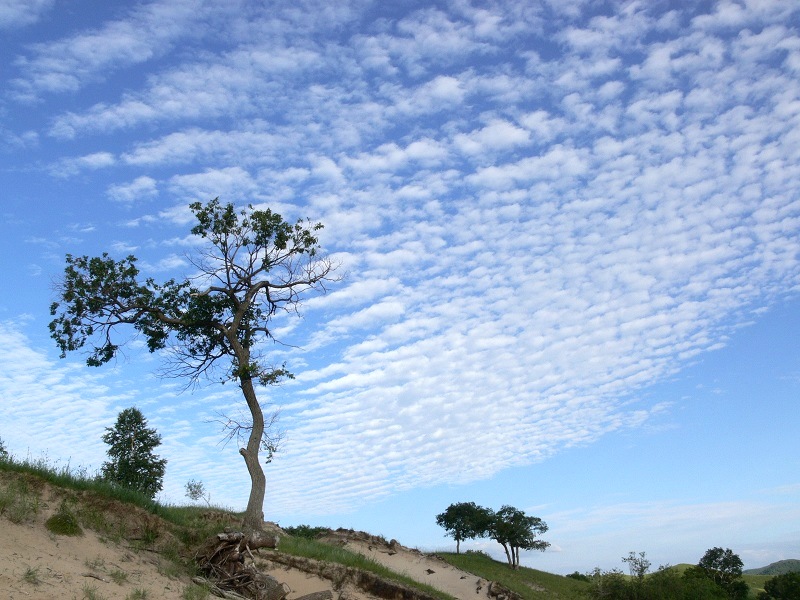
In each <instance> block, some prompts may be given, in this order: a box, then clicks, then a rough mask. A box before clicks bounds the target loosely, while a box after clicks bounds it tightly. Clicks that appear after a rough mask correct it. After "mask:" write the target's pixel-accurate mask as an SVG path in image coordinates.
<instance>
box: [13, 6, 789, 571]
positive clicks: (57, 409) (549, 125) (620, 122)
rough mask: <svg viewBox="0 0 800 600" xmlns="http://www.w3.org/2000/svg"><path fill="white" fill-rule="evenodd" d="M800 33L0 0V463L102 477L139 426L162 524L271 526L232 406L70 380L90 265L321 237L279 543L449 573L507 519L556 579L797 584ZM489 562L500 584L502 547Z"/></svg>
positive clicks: (669, 15) (770, 13)
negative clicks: (7, 460) (63, 349)
mask: <svg viewBox="0 0 800 600" xmlns="http://www.w3.org/2000/svg"><path fill="white" fill-rule="evenodd" d="M799 29H800V6H798V5H797V3H795V2H792V1H789V0H787V1H777V0H773V1H770V0H751V1H719V2H665V1H662V2H659V1H653V2H650V1H646V2H645V1H639V2H636V1H632V2H622V1H620V2H589V1H581V0H558V1H552V2H550V1H544V0H542V1H531V2H520V1H519V0H514V1H512V0H508V1H504V0H487V1H482V2H472V1H470V0H452V1H441V2H430V1H429V2H415V1H411V0H409V1H407V2H392V3H389V2H379V1H369V0H342V1H340V2H335V3H331V2H321V1H320V2H318V1H315V0H305V1H303V0H298V1H296V2H292V3H284V2H263V1H255V0H225V1H224V2H222V1H213V0H212V1H203V0H161V1H159V0H156V1H152V2H120V1H107V2H93V1H88V0H70V1H65V0H63V1H62V0H0V189H2V191H3V193H2V201H1V202H0V214H1V215H2V219H0V221H1V222H0V252H2V257H3V258H2V263H1V264H2V275H3V281H4V284H3V285H2V286H0V438H2V440H3V441H4V443H5V445H6V447H7V448H8V449H9V450H10V451H11V452H12V453H14V454H15V455H16V456H18V457H22V458H24V457H29V458H32V459H40V458H44V459H46V460H48V461H50V462H51V463H53V464H57V465H62V466H69V467H70V468H74V469H85V470H86V472H88V473H94V472H95V471H96V470H97V469H99V468H100V466H101V464H102V462H103V461H104V460H105V458H106V456H105V449H106V446H105V445H104V444H103V443H102V441H101V436H102V435H103V433H104V431H105V428H106V427H110V426H111V425H112V424H113V422H114V420H115V419H116V415H117V414H118V412H119V411H121V410H122V409H124V408H127V407H130V406H137V407H139V408H140V409H141V410H142V412H143V413H144V414H145V416H146V417H147V419H148V422H149V424H150V426H152V427H154V428H156V429H157V431H158V432H159V434H160V435H161V436H162V442H163V443H162V445H161V446H160V447H159V449H158V450H159V453H160V455H161V456H163V457H164V458H167V460H168V463H167V470H166V476H165V480H164V489H163V491H162V492H161V493H160V495H159V498H160V499H161V500H163V501H165V502H175V503H185V502H188V500H187V498H186V497H185V495H184V492H185V489H184V486H185V483H186V482H187V481H189V480H190V479H194V480H199V481H202V482H203V484H204V486H205V488H206V489H207V491H208V493H209V494H210V500H211V502H212V503H215V504H218V505H222V506H227V507H231V508H234V509H237V510H241V509H243V507H244V505H245V504H246V499H247V494H248V492H249V479H248V476H247V472H246V469H245V466H244V463H243V462H242V460H241V457H240V456H239V454H238V452H237V446H236V444H235V443H229V444H227V445H225V444H223V443H222V441H223V433H222V431H221V429H220V425H219V423H218V420H219V419H220V415H221V414H225V415H228V416H233V417H237V416H238V415H240V414H242V412H241V411H242V410H243V409H244V405H243V401H242V398H241V394H240V392H239V391H238V390H237V388H236V387H235V386H233V385H219V384H215V383H208V384H205V385H202V386H200V387H198V388H196V389H186V381H181V380H176V379H164V378H162V377H160V376H159V366H163V361H162V359H161V358H160V357H159V355H158V354H149V353H148V352H147V351H146V347H145V346H144V342H143V340H141V339H136V338H135V337H133V338H132V337H130V335H129V332H122V336H123V337H122V339H127V340H128V343H127V344H126V345H125V346H124V349H123V351H122V352H121V354H120V355H119V356H118V357H117V359H116V360H115V361H113V362H112V363H110V364H108V365H106V366H104V367H102V368H90V367H87V366H86V365H85V362H84V361H85V356H82V355H81V354H80V353H78V354H75V355H70V356H68V357H67V358H66V359H60V358H59V356H58V354H59V353H58V350H57V348H56V345H55V343H54V342H53V340H51V339H50V338H49V332H48V329H47V324H48V322H49V320H50V318H51V317H50V314H49V306H50V303H51V302H53V301H54V300H55V299H56V298H55V291H54V284H55V283H56V282H57V281H58V279H59V277H60V275H61V274H62V273H63V269H64V265H65V255H66V254H68V253H69V254H72V255H79V256H80V255H89V256H95V255H99V254H101V253H102V252H109V253H110V254H111V255H112V256H114V257H115V258H123V257H125V256H127V255H129V254H134V255H135V256H137V257H138V258H139V263H138V264H139V266H140V268H141V271H142V275H143V276H144V277H153V278H155V279H156V280H166V279H169V278H171V277H178V278H182V277H187V276H191V275H192V273H193V271H192V265H191V263H190V261H189V258H190V257H191V256H192V253H193V252H197V251H198V250H200V249H201V246H200V244H199V243H198V240H196V239H193V236H192V235H190V229H191V227H192V225H193V223H192V219H193V217H192V215H191V213H190V211H189V209H188V205H189V204H190V203H191V202H195V201H203V202H205V201H208V200H210V199H212V198H215V197H219V198H220V200H221V201H222V202H224V203H227V202H231V203H234V204H235V205H236V206H237V207H244V206H246V205H248V204H252V205H254V206H256V207H261V208H264V207H269V208H271V209H272V210H274V211H276V212H278V213H280V214H281V215H282V216H283V217H284V218H286V219H287V220H290V221H295V220H297V219H305V218H309V219H311V220H312V221H319V222H322V223H323V224H324V225H325V228H324V229H323V230H322V232H321V236H320V242H321V244H322V246H323V248H324V251H325V253H326V255H327V256H329V257H330V258H331V259H332V260H335V261H336V262H337V264H339V270H338V273H339V274H340V275H341V281H339V282H338V283H336V284H335V285H334V286H332V287H331V289H330V290H329V292H328V293H327V294H325V295H309V296H307V297H306V298H305V300H304V303H303V307H302V310H301V313H300V314H299V315H297V316H294V317H290V316H286V315H280V316H278V317H277V318H276V321H275V323H274V327H275V331H276V332H277V333H278V337H279V339H280V341H281V342H283V343H282V344H280V345H274V344H273V345H269V346H268V347H265V351H266V352H268V353H269V355H270V356H271V357H274V358H275V359H276V360H278V361H281V362H282V361H285V362H286V365H287V368H288V369H289V370H291V371H292V372H293V373H294V374H295V377H296V378H295V379H294V380H293V381H289V382H287V383H285V384H284V385H282V386H280V387H276V388H270V389H264V390H261V392H260V397H261V400H262V404H263V405H264V406H265V407H266V408H267V410H268V411H273V410H278V411H279V413H280V421H279V426H280V428H281V430H282V431H283V432H284V443H283V445H282V448H281V451H280V452H279V454H278V455H277V456H276V459H275V461H274V462H272V463H271V464H269V465H266V475H267V497H266V501H265V505H264V512H265V517H266V518H267V519H268V520H272V521H277V522H278V523H280V524H281V525H298V524H310V525H323V526H330V527H340V526H341V527H348V528H355V529H359V530H366V531H369V532H371V533H373V534H376V535H383V536H385V537H386V538H387V539H392V538H395V539H397V540H399V541H400V542H401V543H403V544H404V545H407V546H411V547H417V548H420V549H424V550H439V549H441V550H445V549H454V547H455V544H454V542H453V541H452V540H450V539H449V538H447V537H446V536H445V532H444V531H443V530H442V529H441V528H439V527H438V526H437V525H436V523H435V516H436V515H437V514H438V513H440V512H442V511H443V510H444V509H445V508H446V507H447V506H448V505H449V504H451V503H454V502H468V501H473V502H476V503H478V504H480V505H482V506H486V507H489V508H493V509H499V508H500V507H501V506H502V505H504V504H510V505H513V506H515V507H517V508H519V509H521V510H524V511H525V512H526V513H527V514H530V515H534V516H538V517H540V518H542V519H543V520H544V521H545V522H546V523H547V524H548V525H549V531H548V532H547V533H546V534H545V535H544V539H545V540H547V541H549V542H550V543H551V546H550V548H549V549H548V550H547V551H546V552H544V553H538V552H536V553H528V554H525V553H523V556H522V563H523V564H524V565H528V566H532V567H535V568H540V569H544V570H548V571H551V572H555V573H570V572H573V571H576V570H577V571H581V572H585V571H588V570H590V569H592V568H594V567H596V566H599V567H601V568H604V569H610V568H615V567H616V568H622V567H624V564H623V563H622V561H621V558H622V557H623V556H627V554H628V553H629V552H630V551H637V552H639V551H644V552H646V553H647V556H648V558H650V560H651V561H652V562H653V565H654V566H657V565H661V564H677V563H682V562H689V563H696V562H697V561H698V560H699V559H700V557H702V555H703V554H704V552H705V551H706V550H707V549H709V548H711V547H714V546H721V547H729V548H731V549H733V550H734V551H735V552H736V553H737V554H739V555H740V556H741V558H742V560H743V561H744V564H745V567H746V568H753V567H759V566H763V565H766V564H768V563H770V562H773V561H776V560H780V559H786V558H800V444H798V441H797V440H798V437H797V431H798V430H799V429H800V411H798V410H797V399H798V392H800V347H799V345H798V339H799V338H798V331H799V330H800V295H798V289H799V288H800V235H798V234H799V233H800V191H799V190H800V33H799ZM462 548H472V549H482V550H485V551H487V552H490V553H492V554H493V555H495V556H497V557H498V558H501V557H502V549H501V547H500V546H499V545H498V544H496V543H495V542H492V541H491V540H476V541H474V542H469V543H465V544H462Z"/></svg>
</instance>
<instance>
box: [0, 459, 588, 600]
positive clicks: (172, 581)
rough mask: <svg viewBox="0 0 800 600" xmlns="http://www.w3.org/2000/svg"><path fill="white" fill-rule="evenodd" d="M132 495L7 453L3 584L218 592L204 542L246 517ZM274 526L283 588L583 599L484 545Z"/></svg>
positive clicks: (560, 580) (192, 595)
mask: <svg viewBox="0 0 800 600" xmlns="http://www.w3.org/2000/svg"><path fill="white" fill-rule="evenodd" d="M126 496H131V494H128V493H127V492H124V491H121V490H119V489H117V490H112V489H110V488H108V486H106V485H104V484H101V483H99V482H97V481H95V480H85V479H81V478H79V477H78V478H76V477H74V476H72V475H70V474H68V473H67V474H65V473H56V472H53V471H51V470H48V469H47V468H43V467H42V466H41V465H40V466H30V465H27V466H23V467H21V466H20V465H15V464H10V463H9V462H7V461H3V460H0V527H2V528H3V535H2V536H0V589H3V590H7V592H8V593H9V594H10V596H8V597H10V598H14V599H15V600H20V599H21V598H29V597H34V598H38V599H40V600H63V599H64V598H75V599H100V598H102V599H104V600H156V599H163V600H206V599H208V598H211V596H210V594H209V586H208V584H207V583H204V582H203V581H202V580H200V579H197V578H196V575H198V572H197V568H196V565H195V564H194V556H195V552H196V551H197V549H198V548H199V547H200V546H201V544H202V543H203V541H204V540H208V539H209V538H212V539H213V536H214V535H215V534H216V533H219V532H221V531H222V530H223V529H224V528H226V527H228V528H231V527H235V526H236V524H237V522H238V520H239V515H237V514H235V513H232V512H230V511H224V510H220V509H208V508H205V507H198V506H184V507H176V506H163V505H159V504H158V503H155V502H151V501H149V500H146V499H143V498H142V497H141V496H139V497H137V496H136V495H135V494H134V495H132V496H131V497H130V498H127V497H126ZM59 527H61V528H62V529H59ZM277 531H278V532H279V535H280V536H282V537H281V540H280V542H279V544H278V547H277V548H276V549H275V550H265V549H262V550H260V551H256V552H255V555H252V554H251V557H252V563H253V564H254V565H255V566H256V567H257V568H258V569H259V570H260V571H261V572H263V573H265V574H267V575H269V576H272V577H274V578H275V579H276V580H277V581H278V582H280V583H281V584H283V585H284V586H285V588H284V589H285V590H286V591H287V593H286V596H285V598H286V600H300V599H305V600H311V599H312V598H313V600H333V599H336V600H382V599H386V598H403V599H404V600H453V599H455V598H477V599H484V600H537V599H540V598H555V599H563V600H572V599H574V600H577V599H579V598H582V597H583V594H582V590H583V589H585V587H586V586H587V584H585V583H584V582H580V581H575V580H572V579H569V578H566V577H562V576H559V575H552V574H549V573H543V572H540V571H534V570H532V569H524V568H523V569H520V571H517V572H512V571H511V570H510V569H508V567H506V566H505V565H504V564H503V563H499V562H497V561H494V560H492V559H491V558H489V557H488V556H485V555H473V556H470V557H469V559H468V562H467V563H463V562H461V558H460V557H455V555H444V556H436V555H431V554H425V553H422V552H419V551H417V550H414V549H410V548H406V547H404V546H402V545H401V544H399V543H398V542H396V541H395V540H392V541H390V542H387V541H386V540H383V539H382V538H379V537H375V536H370V535H368V534H365V533H360V532H353V531H349V530H336V531H328V533H327V535H323V536H322V538H321V539H306V538H303V537H297V536H290V535H287V534H286V533H285V532H283V531H281V530H279V529H278V530H277ZM460 556H461V557H464V555H460ZM451 563H454V564H451ZM470 565H472V567H471V566H470ZM473 567H474V568H473ZM512 590H513V591H512Z"/></svg>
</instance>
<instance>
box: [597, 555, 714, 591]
mask: <svg viewBox="0 0 800 600" xmlns="http://www.w3.org/2000/svg"><path fill="white" fill-rule="evenodd" d="M629 558H630V555H629ZM635 558H637V560H638V559H639V558H641V555H639V556H635ZM623 560H624V559H623ZM626 562H628V561H626ZM628 564H629V565H630V563H628ZM641 566H643V564H640V565H639V567H641ZM689 571H692V569H689ZM689 571H687V572H689ZM638 572H639V573H641V572H642V569H641V568H639V569H638ZM586 593H587V595H588V597H589V598H590V599H592V600H726V599H727V597H728V596H727V594H726V593H725V590H723V589H722V588H721V587H720V586H719V585H717V584H716V583H714V582H713V581H711V580H710V579H709V578H708V577H706V576H705V575H704V574H703V573H702V571H700V570H699V569H697V568H696V567H694V568H693V571H692V573H691V574H690V575H688V576H687V575H686V574H684V575H683V576H682V575H680V574H679V573H678V571H677V570H676V569H675V568H673V567H670V566H661V567H659V568H658V570H657V571H655V572H654V573H651V574H649V575H647V576H646V577H643V578H642V579H639V578H638V576H637V575H636V574H634V576H633V577H628V576H626V575H624V574H623V572H622V571H620V570H619V569H612V570H611V571H601V570H600V569H599V568H598V569H595V570H594V572H592V573H590V587H589V589H588V590H587V591H586Z"/></svg>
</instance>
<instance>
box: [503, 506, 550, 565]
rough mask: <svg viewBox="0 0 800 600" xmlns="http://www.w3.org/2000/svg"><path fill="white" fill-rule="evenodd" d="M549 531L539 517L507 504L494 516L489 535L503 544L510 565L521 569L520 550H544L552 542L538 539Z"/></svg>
mask: <svg viewBox="0 0 800 600" xmlns="http://www.w3.org/2000/svg"><path fill="white" fill-rule="evenodd" d="M546 531H547V523H545V522H544V521H542V520H541V519H540V518H539V517H529V516H527V515H526V514H525V513H524V512H523V511H521V510H519V509H517V508H514V507H513V506H508V505H505V506H503V507H502V508H501V509H500V510H498V511H497V512H496V513H494V516H493V518H492V523H491V525H490V526H489V530H488V535H489V537H491V538H492V539H493V540H495V541H496V542H499V543H500V545H501V546H503V550H505V553H506V559H507V560H508V565H509V566H510V567H511V568H512V569H519V551H520V550H540V551H542V552H544V550H545V549H546V548H547V547H548V546H550V542H545V541H543V540H538V539H536V536H538V535H541V534H543V533H545V532H546Z"/></svg>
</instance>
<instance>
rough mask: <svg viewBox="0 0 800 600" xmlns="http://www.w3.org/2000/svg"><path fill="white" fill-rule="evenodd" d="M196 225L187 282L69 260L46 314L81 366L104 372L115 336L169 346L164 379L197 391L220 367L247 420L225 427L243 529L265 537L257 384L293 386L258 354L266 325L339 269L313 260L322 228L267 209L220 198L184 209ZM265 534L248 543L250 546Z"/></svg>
mask: <svg viewBox="0 0 800 600" xmlns="http://www.w3.org/2000/svg"><path fill="white" fill-rule="evenodd" d="M189 208H190V210H191V211H192V213H194V216H195V219H196V225H195V226H194V227H193V228H192V229H191V233H192V234H193V235H194V236H195V237H196V239H197V242H198V244H197V245H196V246H195V247H196V248H197V250H196V251H195V253H194V254H193V255H192V256H191V257H190V259H191V261H192V265H193V271H194V273H193V274H192V276H191V277H188V278H186V279H184V280H181V281H176V280H174V279H170V280H169V281H166V282H164V283H157V282H156V281H154V280H153V279H152V278H148V279H142V278H141V277H140V273H139V269H138V267H137V266H136V262H137V260H136V257H134V256H128V257H127V258H125V259H123V260H120V261H116V260H114V259H112V258H110V257H109V256H108V255H107V254H103V255H102V256H100V257H93V258H89V257H88V256H83V257H75V256H72V255H69V254H68V255H67V258H66V261H67V266H66V268H65V270H64V278H63V280H62V281H61V282H60V283H59V284H58V287H57V291H58V301H57V302H54V303H53V304H52V305H51V307H50V312H51V314H52V315H53V316H54V317H55V318H54V319H53V320H52V321H51V322H50V333H51V337H52V338H53V339H54V340H55V341H56V343H57V344H58V347H59V348H60V350H61V356H62V357H64V356H65V355H66V353H67V352H71V351H75V350H80V349H82V348H84V347H87V348H89V349H90V352H89V356H88V358H87V360H86V364H87V365H89V366H100V365H103V364H105V363H107V362H109V361H111V360H113V358H114V357H115V356H116V354H117V352H118V350H119V345H118V344H119V342H118V341H117V340H116V335H118V330H119V329H120V328H125V327H128V328H132V329H133V330H134V331H135V332H137V333H138V334H140V335H141V336H143V337H144V338H145V340H146V342H147V347H148V349H149V350H150V351H151V352H155V351H157V350H161V349H163V348H166V347H167V346H170V348H171V350H172V351H171V352H170V353H169V354H168V355H167V359H168V360H171V362H170V363H169V364H170V365H171V367H170V368H168V369H167V370H166V372H167V373H168V374H170V375H173V376H176V377H185V378H188V379H189V381H190V382H197V381H198V379H199V378H200V377H204V376H205V377H209V378H211V375H212V373H215V372H216V368H218V367H221V368H222V373H223V375H222V377H221V379H222V381H225V380H233V381H235V382H236V384H237V385H238V387H239V388H240V389H241V391H242V395H243V399H244V402H245V404H246V405H247V408H248V411H249V421H248V422H242V421H240V420H231V421H230V422H229V423H230V426H231V427H232V428H233V429H234V432H235V433H236V434H237V436H236V437H237V438H238V437H239V436H238V434H239V433H240V432H243V437H246V438H247V443H246V445H243V446H240V448H239V453H240V454H241V455H242V458H243V459H244V462H245V465H246V466H247V470H248V473H249V474H250V481H251V486H250V496H249V499H248V501H247V508H246V509H245V513H244V519H243V523H242V527H243V529H244V530H245V531H246V532H248V533H249V534H255V533H260V532H263V523H264V520H263V517H264V515H263V512H262V511H263V504H264V494H265V489H266V478H265V476H264V470H263V468H262V465H261V463H260V461H259V451H260V450H262V449H265V450H267V451H268V452H273V451H274V444H273V440H272V439H271V438H270V436H269V434H268V430H267V429H266V428H265V421H264V414H263V411H262V409H261V405H260V404H259V401H258V396H257V394H256V385H257V384H259V383H260V384H262V385H265V386H266V385H273V384H276V383H279V382H280V381H281V380H283V379H285V378H287V377H291V373H290V372H289V371H287V370H286V368H285V366H283V365H282V366H275V365H270V364H267V363H266V362H265V360H264V358H263V356H262V355H261V354H260V352H262V351H263V344H264V342H267V341H273V340H274V337H273V327H272V319H273V317H275V315H277V314H278V313H280V312H282V311H285V312H294V311H297V310H298V309H299V306H300V301H301V298H302V296H303V295H304V293H306V292H308V291H309V290H318V291H324V290H325V286H326V284H327V282H330V281H333V280H334V278H333V277H332V273H333V271H334V269H335V265H334V264H333V263H332V262H331V261H329V260H327V259H325V258H320V257H319V256H318V252H319V243H318V239H317V235H318V233H317V232H318V231H319V230H320V229H321V228H322V225H321V224H319V223H316V224H313V223H309V222H303V221H298V222H296V223H289V222H287V221H284V220H283V218H281V216H280V215H279V214H276V213H274V212H272V211H271V210H269V209H265V210H256V209H254V208H253V207H252V206H249V207H248V208H247V209H244V210H242V211H237V210H235V208H234V206H233V205H232V204H227V205H224V206H223V205H222V204H220V202H219V199H214V200H212V201H210V202H208V203H206V204H201V203H200V202H195V203H193V204H191V205H190V206H189ZM256 537H257V538H259V540H264V539H266V536H263V535H258V536H256V535H250V542H251V543H250V548H251V549H253V548H255V547H257V545H256V544H255V542H254V540H255V539H256Z"/></svg>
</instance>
